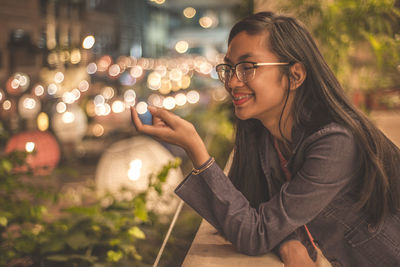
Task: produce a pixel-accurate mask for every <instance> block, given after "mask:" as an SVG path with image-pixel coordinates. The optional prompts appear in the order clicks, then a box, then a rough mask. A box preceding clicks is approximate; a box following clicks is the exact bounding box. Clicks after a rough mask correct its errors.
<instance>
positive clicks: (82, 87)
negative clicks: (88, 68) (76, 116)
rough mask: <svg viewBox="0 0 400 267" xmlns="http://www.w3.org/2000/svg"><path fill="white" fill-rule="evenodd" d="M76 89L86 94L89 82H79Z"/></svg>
mask: <svg viewBox="0 0 400 267" xmlns="http://www.w3.org/2000/svg"><path fill="white" fill-rule="evenodd" d="M78 88H79V90H80V91H81V92H86V91H87V90H89V82H88V81H86V80H82V81H80V83H79V85H78Z"/></svg>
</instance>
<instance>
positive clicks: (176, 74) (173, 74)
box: [169, 69, 182, 81]
mask: <svg viewBox="0 0 400 267" xmlns="http://www.w3.org/2000/svg"><path fill="white" fill-rule="evenodd" d="M169 78H170V79H171V80H172V81H180V80H182V71H181V70H180V69H172V70H171V71H170V72H169Z"/></svg>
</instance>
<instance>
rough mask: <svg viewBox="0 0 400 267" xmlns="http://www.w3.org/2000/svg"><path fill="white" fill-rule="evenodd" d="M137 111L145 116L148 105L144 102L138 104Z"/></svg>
mask: <svg viewBox="0 0 400 267" xmlns="http://www.w3.org/2000/svg"><path fill="white" fill-rule="evenodd" d="M136 111H137V113H138V114H145V113H146V112H147V103H146V102H143V101H141V102H139V103H137V105H136Z"/></svg>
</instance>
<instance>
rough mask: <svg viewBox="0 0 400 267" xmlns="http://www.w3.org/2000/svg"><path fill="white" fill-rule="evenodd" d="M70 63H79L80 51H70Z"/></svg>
mask: <svg viewBox="0 0 400 267" xmlns="http://www.w3.org/2000/svg"><path fill="white" fill-rule="evenodd" d="M70 61H71V63H72V64H78V63H79V62H80V61H81V51H80V50H79V49H74V50H72V52H71V58H70Z"/></svg>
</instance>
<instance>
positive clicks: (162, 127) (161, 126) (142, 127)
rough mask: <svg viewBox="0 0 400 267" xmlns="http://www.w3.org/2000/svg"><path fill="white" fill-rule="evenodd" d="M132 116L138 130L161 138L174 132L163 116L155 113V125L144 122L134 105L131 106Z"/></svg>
mask: <svg viewBox="0 0 400 267" xmlns="http://www.w3.org/2000/svg"><path fill="white" fill-rule="evenodd" d="M131 118H132V122H133V124H134V125H135V127H136V130H137V131H138V132H141V133H144V134H149V135H153V136H155V137H158V138H161V139H165V138H166V137H167V138H168V137H169V135H171V133H172V131H171V129H170V128H169V127H167V126H168V125H166V124H165V122H164V121H163V120H162V119H161V118H159V117H156V115H153V125H147V124H143V123H142V121H141V120H140V118H139V115H138V114H137V112H136V109H135V108H134V107H133V106H132V107H131Z"/></svg>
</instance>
